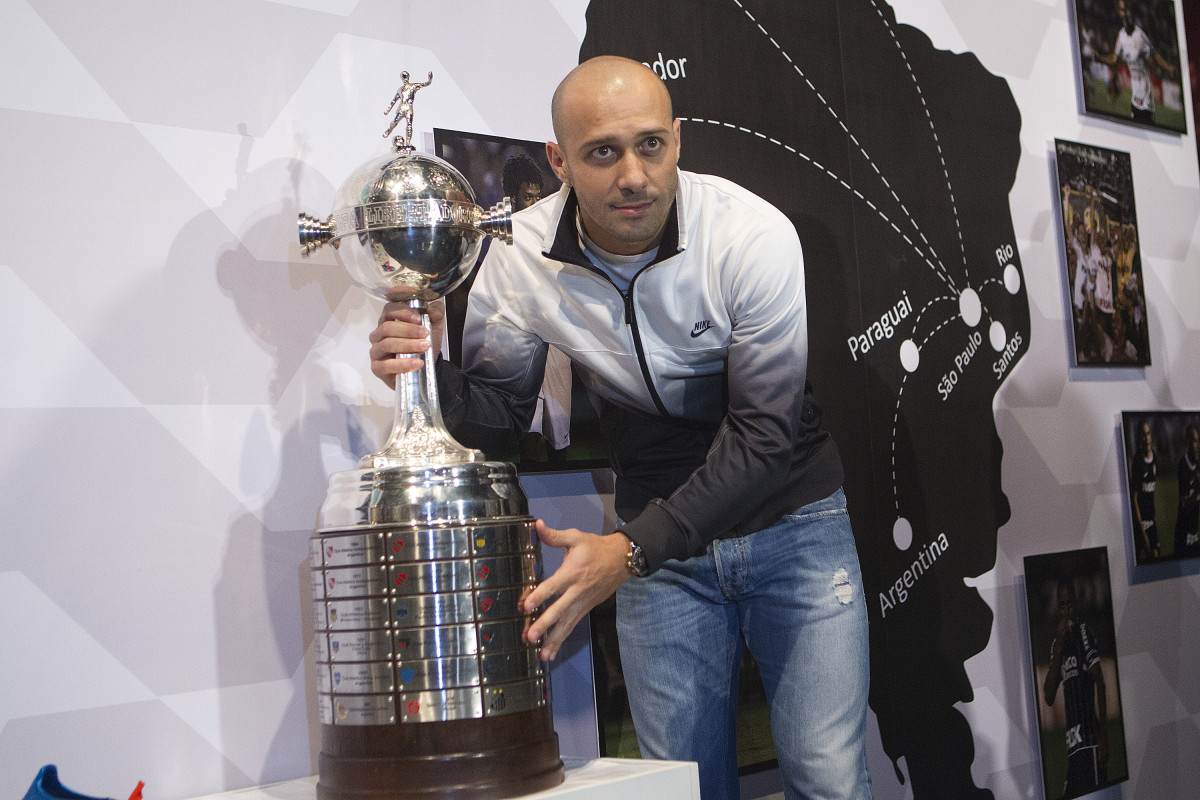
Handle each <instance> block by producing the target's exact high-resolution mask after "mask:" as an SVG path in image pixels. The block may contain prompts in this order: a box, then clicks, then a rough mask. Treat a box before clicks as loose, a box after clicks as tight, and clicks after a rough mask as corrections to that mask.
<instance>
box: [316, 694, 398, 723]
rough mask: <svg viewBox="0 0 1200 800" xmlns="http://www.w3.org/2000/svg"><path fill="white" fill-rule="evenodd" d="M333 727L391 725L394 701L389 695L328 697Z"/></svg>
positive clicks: (394, 710) (394, 718) (394, 719)
mask: <svg viewBox="0 0 1200 800" xmlns="http://www.w3.org/2000/svg"><path fill="white" fill-rule="evenodd" d="M330 702H331V703H332V709H333V711H332V714H333V724H334V725H391V724H393V723H394V722H395V721H396V700H395V696H394V695H390V694H383V695H379V694H357V695H356V694H339V695H335V696H333V697H330Z"/></svg>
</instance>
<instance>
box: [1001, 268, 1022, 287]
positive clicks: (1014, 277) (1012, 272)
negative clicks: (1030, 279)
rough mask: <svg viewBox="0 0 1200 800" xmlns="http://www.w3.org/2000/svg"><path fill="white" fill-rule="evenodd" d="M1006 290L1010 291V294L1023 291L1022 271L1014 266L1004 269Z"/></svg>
mask: <svg viewBox="0 0 1200 800" xmlns="http://www.w3.org/2000/svg"><path fill="white" fill-rule="evenodd" d="M1004 288H1005V289H1008V293H1009V294H1016V293H1017V292H1019V291H1021V270H1019V269H1017V268H1016V266H1015V265H1013V264H1008V265H1006V266H1005V267H1004Z"/></svg>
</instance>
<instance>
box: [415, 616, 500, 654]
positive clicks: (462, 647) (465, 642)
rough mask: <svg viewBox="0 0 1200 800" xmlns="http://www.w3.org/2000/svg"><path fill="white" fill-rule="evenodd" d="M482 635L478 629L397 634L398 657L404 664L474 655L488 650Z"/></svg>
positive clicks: (467, 627)
mask: <svg viewBox="0 0 1200 800" xmlns="http://www.w3.org/2000/svg"><path fill="white" fill-rule="evenodd" d="M517 622H521V621H520V620H517ZM481 633H482V632H481V631H480V630H479V629H477V628H476V627H475V626H474V625H443V626H442V627H440V628H411V629H404V630H397V631H396V633H395V645H396V655H397V656H398V657H399V658H400V659H402V660H410V659H424V658H444V657H446V656H470V655H474V654H475V653H477V652H479V650H480V649H482V647H483V646H484V641H485V640H484V639H483V636H482V635H481Z"/></svg>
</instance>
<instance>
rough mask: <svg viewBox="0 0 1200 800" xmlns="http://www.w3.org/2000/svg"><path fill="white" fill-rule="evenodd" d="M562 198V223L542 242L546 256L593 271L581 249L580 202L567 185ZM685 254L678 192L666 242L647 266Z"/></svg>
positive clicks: (665, 233)
mask: <svg viewBox="0 0 1200 800" xmlns="http://www.w3.org/2000/svg"><path fill="white" fill-rule="evenodd" d="M559 196H560V197H561V198H562V200H561V201H560V202H561V209H560V210H559V212H558V224H557V225H555V227H554V228H553V229H552V230H551V231H550V232H549V233H548V234H547V236H546V238H545V239H543V240H542V255H544V256H545V257H546V258H552V259H554V260H555V261H562V262H564V263H567V264H575V265H578V266H580V267H586V268H588V269H591V268H592V262H591V261H589V260H588V258H587V256H585V255H584V254H583V250H582V249H580V247H579V230H578V229H577V228H576V225H575V218H576V216H577V212H578V211H579V199H578V198H577V197H576V196H575V189H574V188H572V187H568V186H566V185H564V186H563V187H562V189H561V190H560V193H559ZM681 252H683V247H682V246H681V244H680V239H679V192H678V190H676V193H675V200H674V201H673V202H672V203H671V211H670V213H668V214H667V226H666V227H665V228H664V229H663V235H662V241H660V242H659V244H658V254H657V255H655V256H654V260H653V261H651V262H650V263H649V264H647V265H646V266H652V265H654V264H657V263H658V262H660V261H665V260H667V259H668V258H670V257H672V256H674V255H677V254H678V253H681Z"/></svg>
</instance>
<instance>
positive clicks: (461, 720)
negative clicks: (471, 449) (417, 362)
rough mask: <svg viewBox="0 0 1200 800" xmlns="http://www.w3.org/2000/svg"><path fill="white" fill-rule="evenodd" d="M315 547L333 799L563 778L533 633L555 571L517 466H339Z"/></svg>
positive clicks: (320, 791)
mask: <svg viewBox="0 0 1200 800" xmlns="http://www.w3.org/2000/svg"><path fill="white" fill-rule="evenodd" d="M309 552H310V561H311V567H312V587H313V600H314V603H313V620H314V633H315V637H314V644H315V649H316V657H315V664H314V667H315V672H314V678H315V685H316V690H317V703H318V717H319V720H320V723H321V745H322V746H321V753H320V756H319V759H318V773H319V778H318V783H317V797H318V798H319V799H320V800H490V799H491V798H507V797H514V796H517V795H523V794H528V793H530V792H535V791H540V790H542V789H547V788H550V787H552V786H556V785H558V784H559V783H561V782H562V781H563V779H564V777H565V776H564V771H563V764H562V760H561V759H560V758H559V752H558V737H557V735H556V734H555V733H554V718H553V712H552V711H551V705H550V676H549V669H548V667H547V665H546V664H545V663H544V662H541V661H540V660H539V659H538V657H537V656H538V646H537V644H536V643H529V642H526V641H524V637H523V634H524V631H525V629H526V628H527V626H528V624H529V621H530V619H531V615H530V614H529V613H527V612H523V611H522V609H521V597H522V596H523V594H524V592H525V591H527V590H528V588H529V587H531V586H533V585H534V584H536V583H537V581H539V580H540V579H541V577H542V571H541V557H540V545H539V543H538V541H537V535H536V532H535V531H534V519H533V517H531V516H529V503H528V499H527V498H526V496H525V494H524V492H523V491H522V490H521V486H520V482H519V480H518V478H517V474H516V468H515V467H514V466H513V465H512V464H508V463H504V462H495V461H473V462H464V463H457V464H442V465H436V464H435V465H429V464H427V465H423V466H408V467H390V468H376V469H360V470H350V471H346V472H339V473H335V474H334V475H333V476H331V478H330V482H329V491H328V494H327V496H326V501H325V504H324V506H323V507H322V508H321V512H320V515H319V520H318V526H317V530H316V531H315V533H314V535H313V537H312V539H311V540H310V550H309Z"/></svg>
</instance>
